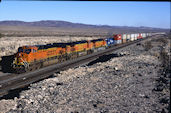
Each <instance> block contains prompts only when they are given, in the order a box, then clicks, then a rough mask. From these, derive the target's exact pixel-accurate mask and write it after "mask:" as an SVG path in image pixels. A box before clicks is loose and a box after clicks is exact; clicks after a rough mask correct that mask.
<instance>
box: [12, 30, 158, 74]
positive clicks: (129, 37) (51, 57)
mask: <svg viewBox="0 0 171 113" xmlns="http://www.w3.org/2000/svg"><path fill="white" fill-rule="evenodd" d="M153 34H155V33H138V34H122V35H121V34H115V35H113V37H110V38H104V39H96V40H82V41H77V42H70V43H53V44H47V45H33V46H22V47H19V48H18V52H17V53H16V54H15V58H14V61H13V64H12V67H13V69H14V71H15V72H17V73H22V72H28V71H32V70H36V69H39V68H42V67H45V66H48V65H52V64H56V63H60V62H64V61H67V60H71V59H75V58H77V57H80V56H84V55H88V54H91V53H93V52H97V51H101V50H104V49H107V48H109V47H111V46H113V45H117V44H122V43H126V42H128V41H134V40H137V39H142V38H145V37H147V36H151V35H153Z"/></svg>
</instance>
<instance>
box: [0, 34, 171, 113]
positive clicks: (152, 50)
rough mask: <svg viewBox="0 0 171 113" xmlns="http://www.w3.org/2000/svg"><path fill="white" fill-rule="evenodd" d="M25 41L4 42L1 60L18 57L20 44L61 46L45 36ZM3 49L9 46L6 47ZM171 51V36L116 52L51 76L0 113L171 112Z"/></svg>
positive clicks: (2, 107)
mask: <svg viewBox="0 0 171 113" xmlns="http://www.w3.org/2000/svg"><path fill="white" fill-rule="evenodd" d="M87 38H89V37H87ZM95 38H97V37H95ZM23 39H24V40H23ZM23 39H21V38H13V39H11V38H2V39H0V40H1V41H0V42H1V45H0V47H1V51H2V50H3V51H2V52H0V53H3V54H1V56H2V55H8V54H12V53H14V52H15V51H16V50H17V47H18V46H21V45H24V44H46V43H52V42H56V38H52V37H51V38H50V40H49V39H48V38H46V37H39V39H38V38H32V40H31V41H30V38H28V37H24V38H23ZM81 39H82V38H79V39H77V38H74V39H72V40H81ZM84 39H85V38H84ZM7 40H9V41H7ZM58 40H59V42H60V41H64V40H65V39H64V38H58ZM67 40H70V38H66V40H65V41H67ZM2 41H3V42H2ZM7 42H10V44H7ZM13 43H14V44H13ZM2 46H5V47H4V49H2ZM170 47H171V45H170V39H169V37H168V36H161V37H159V38H156V39H148V40H147V41H144V42H140V43H139V44H134V45H131V46H128V47H126V48H123V49H120V50H117V51H114V52H113V53H111V54H109V55H104V56H102V57H99V58H98V59H96V60H94V61H92V62H90V63H89V64H87V65H84V66H80V67H77V68H71V69H68V70H65V71H61V72H60V73H54V74H53V77H51V78H48V79H45V80H42V81H40V82H37V83H34V84H31V85H30V86H29V87H28V89H27V90H23V91H22V92H20V94H19V97H14V98H12V99H9V98H2V99H1V100H0V103H1V104H0V111H1V112H2V113H22V112H27V113H35V112H37V113H61V112H71V113H82V112H88V113H92V112H93V113H94V112H102V113H104V112H109V113H113V112H163V113H164V112H165V113H168V112H169V103H170V98H169V97H170V95H169V94H170V90H169V87H170V86H169V85H170V79H169V78H170V74H169V72H170V70H169V69H170V68H169V66H170V65H169V63H168V60H169V56H170ZM6 48H8V49H6ZM12 48H13V50H11V49H12ZM5 51H9V52H8V53H6V52H5Z"/></svg>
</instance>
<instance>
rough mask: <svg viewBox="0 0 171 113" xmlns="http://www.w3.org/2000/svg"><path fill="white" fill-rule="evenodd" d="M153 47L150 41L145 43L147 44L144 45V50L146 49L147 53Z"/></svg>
mask: <svg viewBox="0 0 171 113" xmlns="http://www.w3.org/2000/svg"><path fill="white" fill-rule="evenodd" d="M152 47H153V46H152V45H151V42H150V41H148V42H145V44H144V49H145V51H148V50H150V49H151V48H152Z"/></svg>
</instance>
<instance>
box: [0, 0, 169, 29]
mask: <svg viewBox="0 0 171 113" xmlns="http://www.w3.org/2000/svg"><path fill="white" fill-rule="evenodd" d="M170 13H171V12H170V2H129V1H127V2H122V1H120V2H115V1H13V0H11V1H7V0H2V2H1V3H0V21H4V20H21V21H26V22H31V21H40V20H62V21H69V22H73V23H84V24H93V25H111V26H134V27H139V26H147V27H155V28H170Z"/></svg>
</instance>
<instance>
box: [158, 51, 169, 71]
mask: <svg viewBox="0 0 171 113" xmlns="http://www.w3.org/2000/svg"><path fill="white" fill-rule="evenodd" d="M160 60H161V61H162V65H163V66H164V67H165V68H168V67H169V65H170V62H169V55H168V54H167V52H165V51H161V52H160Z"/></svg>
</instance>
